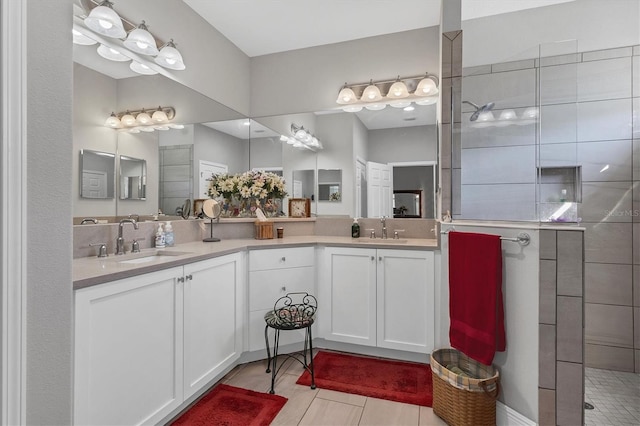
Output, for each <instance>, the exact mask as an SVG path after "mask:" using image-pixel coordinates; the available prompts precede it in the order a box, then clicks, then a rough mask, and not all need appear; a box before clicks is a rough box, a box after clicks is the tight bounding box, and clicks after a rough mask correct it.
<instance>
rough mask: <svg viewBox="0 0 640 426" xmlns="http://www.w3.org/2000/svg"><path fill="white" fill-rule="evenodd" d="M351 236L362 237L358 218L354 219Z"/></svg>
mask: <svg viewBox="0 0 640 426" xmlns="http://www.w3.org/2000/svg"><path fill="white" fill-rule="evenodd" d="M351 237H352V238H360V225H359V224H358V218H354V219H353V225H351Z"/></svg>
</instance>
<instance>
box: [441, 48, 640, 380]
mask: <svg viewBox="0 0 640 426" xmlns="http://www.w3.org/2000/svg"><path fill="white" fill-rule="evenodd" d="M538 73H539V79H540V90H539V94H538V95H537V94H536V92H537V88H536V78H537V77H538ZM463 99H464V100H468V101H472V102H474V103H476V104H477V105H484V104H486V103H487V102H495V106H494V109H493V113H494V115H495V116H496V118H497V117H498V116H499V115H500V112H501V111H502V110H504V109H507V108H512V109H515V110H516V112H517V114H518V115H519V116H520V114H521V112H522V111H523V110H524V109H525V108H527V107H535V106H536V105H538V106H539V107H540V123H541V125H540V135H539V141H540V146H539V147H538V146H536V127H537V126H536V125H534V124H525V125H509V126H503V127H501V126H496V125H492V126H486V127H472V126H471V125H472V124H474V123H471V122H470V121H469V117H470V116H471V114H472V112H474V111H475V109H474V108H473V107H471V106H469V105H466V104H465V105H463V110H462V134H461V147H460V157H459V158H460V164H459V165H457V164H456V163H455V161H454V160H452V171H453V173H452V176H454V177H455V176H456V170H458V171H459V176H460V178H459V179H460V180H459V181H458V182H456V181H455V178H454V180H453V195H452V197H453V199H456V197H460V198H461V202H460V204H459V205H456V203H454V204H453V208H454V210H453V213H454V218H462V219H491V220H499V219H501V220H538V218H537V217H536V189H535V182H536V176H535V175H536V163H535V161H536V159H535V157H536V155H535V153H536V151H538V148H539V151H538V152H539V165H540V166H545V167H552V166H575V165H581V166H582V197H583V198H582V203H581V204H579V206H578V216H579V217H580V218H581V219H582V223H581V225H582V226H584V227H585V228H586V232H585V237H584V241H585V363H586V366H588V367H595V368H605V369H613V370H620V371H635V372H640V46H634V47H622V48H617V49H608V50H602V51H595V52H582V53H578V54H571V55H562V56H556V57H549V58H542V59H541V60H529V61H517V62H510V63H503V64H492V65H484V66H480V67H473V68H468V69H464V70H463ZM475 124H476V126H477V122H476V123H475ZM454 148H455V147H454ZM455 157H456V155H455V150H454V155H452V158H455ZM456 167H459V168H458V169H456ZM541 201H546V200H541ZM559 285H560V284H559Z"/></svg>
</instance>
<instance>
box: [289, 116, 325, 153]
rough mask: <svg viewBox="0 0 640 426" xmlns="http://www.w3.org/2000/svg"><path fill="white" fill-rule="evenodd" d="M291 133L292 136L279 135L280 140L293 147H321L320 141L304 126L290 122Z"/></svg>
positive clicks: (316, 148) (317, 148) (310, 148)
mask: <svg viewBox="0 0 640 426" xmlns="http://www.w3.org/2000/svg"><path fill="white" fill-rule="evenodd" d="M291 134H292V135H293V136H284V135H282V136H280V140H281V141H283V142H287V143H288V144H289V145H293V146H294V147H295V148H306V149H309V150H311V151H317V150H319V149H322V142H320V140H319V139H318V138H317V137H315V136H314V135H313V134H311V133H310V132H309V131H308V130H306V129H305V128H304V126H298V125H296V124H293V123H292V124H291Z"/></svg>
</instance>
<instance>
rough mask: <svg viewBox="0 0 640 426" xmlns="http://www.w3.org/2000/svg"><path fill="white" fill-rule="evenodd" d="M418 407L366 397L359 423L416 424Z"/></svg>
mask: <svg viewBox="0 0 640 426" xmlns="http://www.w3.org/2000/svg"><path fill="white" fill-rule="evenodd" d="M419 417H420V407H418V406H417V405H410V404H398V403H397V402H392V401H387V400H384V399H377V398H367V403H366V404H365V406H364V411H363V412H362V419H361V420H360V423H359V424H360V425H381V426H383V425H391V424H397V425H417V424H418V420H419Z"/></svg>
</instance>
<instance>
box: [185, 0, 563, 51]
mask: <svg viewBox="0 0 640 426" xmlns="http://www.w3.org/2000/svg"><path fill="white" fill-rule="evenodd" d="M183 1H184V2H185V3H186V4H188V5H189V6H190V7H191V8H192V9H193V10H194V11H195V12H197V13H198V14H199V15H200V16H202V17H203V18H204V19H205V20H206V21H208V22H209V23H210V24H211V25H212V26H213V27H215V28H216V29H217V30H218V31H220V32H221V33H222V34H223V35H224V36H225V37H227V38H228V39H229V40H230V41H231V42H232V43H233V44H235V45H236V46H237V47H238V48H239V49H240V50H242V51H243V52H244V53H246V54H247V55H248V56H250V57H254V56H261V55H266V54H270V53H276V52H284V51H288V50H294V49H302V48H306V47H312V46H320V45H324V44H332V43H339V42H343V41H348V40H356V39H360V38H365V37H372V36H376V35H382V34H391V33H396V32H401V31H408V30H413V29H417V28H424V27H431V26H434V25H438V24H439V23H440V3H441V0H367V1H366V2H364V1H362V0H183ZM445 1H446V0H445ZM568 1H573V0H462V19H463V20H467V19H474V18H480V17H483V16H489V15H497V14H500V13H508V12H514V11H517V10H522V9H530V8H535V7H542V6H549V5H552V4H556V3H564V2H568Z"/></svg>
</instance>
